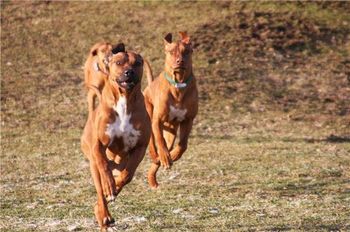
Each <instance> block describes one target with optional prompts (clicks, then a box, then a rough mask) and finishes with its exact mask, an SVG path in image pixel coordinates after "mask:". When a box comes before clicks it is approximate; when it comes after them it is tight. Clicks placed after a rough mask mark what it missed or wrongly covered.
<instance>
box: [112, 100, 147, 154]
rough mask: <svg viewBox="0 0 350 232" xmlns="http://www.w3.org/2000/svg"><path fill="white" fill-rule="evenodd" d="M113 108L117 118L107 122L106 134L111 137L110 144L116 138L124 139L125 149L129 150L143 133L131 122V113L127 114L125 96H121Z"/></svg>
mask: <svg viewBox="0 0 350 232" xmlns="http://www.w3.org/2000/svg"><path fill="white" fill-rule="evenodd" d="M113 108H114V110H115V112H116V119H115V121H114V122H113V123H111V124H107V129H106V134H107V135H108V136H109V137H110V139H111V142H110V144H112V143H113V141H114V140H115V139H116V138H118V139H122V141H123V145H124V151H125V152H127V151H129V150H130V149H132V148H133V147H135V145H136V143H137V141H138V139H139V137H140V134H141V133H140V131H139V130H136V129H135V128H134V126H133V124H132V123H131V122H130V119H131V114H127V104H126V98H125V97H120V98H119V100H118V102H117V104H116V105H115V106H114V107H113Z"/></svg>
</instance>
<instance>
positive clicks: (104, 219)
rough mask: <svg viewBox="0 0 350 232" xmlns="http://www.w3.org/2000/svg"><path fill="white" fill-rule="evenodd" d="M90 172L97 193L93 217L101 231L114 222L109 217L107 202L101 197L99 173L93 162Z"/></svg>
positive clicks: (91, 162)
mask: <svg viewBox="0 0 350 232" xmlns="http://www.w3.org/2000/svg"><path fill="white" fill-rule="evenodd" d="M90 171H91V176H92V179H93V181H94V184H95V188H96V192H97V203H96V205H95V217H96V220H97V222H98V224H99V226H100V227H101V230H105V229H106V228H107V227H108V225H109V224H111V223H113V222H114V219H113V218H112V217H111V215H110V213H109V211H108V207H107V201H106V199H105V198H104V196H103V191H102V185H101V180H100V173H99V171H98V168H97V166H96V164H95V162H94V161H93V160H91V161H90Z"/></svg>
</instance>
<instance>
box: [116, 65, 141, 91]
mask: <svg viewBox="0 0 350 232" xmlns="http://www.w3.org/2000/svg"><path fill="white" fill-rule="evenodd" d="M138 82H139V78H138V76H137V75H136V73H135V72H134V70H132V69H128V70H125V72H124V74H123V75H122V76H121V77H120V78H119V79H118V80H117V83H118V85H119V87H121V88H123V89H126V90H130V89H132V88H134V87H135V86H136V85H137V83H138Z"/></svg>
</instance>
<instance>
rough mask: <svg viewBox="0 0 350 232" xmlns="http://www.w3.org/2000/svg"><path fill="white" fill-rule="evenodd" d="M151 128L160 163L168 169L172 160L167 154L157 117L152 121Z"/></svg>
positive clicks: (159, 121)
mask: <svg viewBox="0 0 350 232" xmlns="http://www.w3.org/2000/svg"><path fill="white" fill-rule="evenodd" d="M152 130H153V133H154V137H155V140H156V143H157V148H158V154H159V159H160V163H161V165H162V166H163V167H164V168H165V169H169V168H170V166H171V164H172V162H171V158H170V154H169V150H168V148H167V146H166V143H165V140H164V138H163V133H162V130H163V129H162V122H161V120H160V119H159V118H155V119H154V120H153V122H152Z"/></svg>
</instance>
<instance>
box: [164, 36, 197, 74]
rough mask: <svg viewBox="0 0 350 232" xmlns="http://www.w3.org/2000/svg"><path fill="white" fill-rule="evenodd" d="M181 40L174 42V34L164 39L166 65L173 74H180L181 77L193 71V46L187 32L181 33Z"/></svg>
mask: <svg viewBox="0 0 350 232" xmlns="http://www.w3.org/2000/svg"><path fill="white" fill-rule="evenodd" d="M179 34H180V40H178V41H172V34H171V33H168V34H167V35H166V36H165V37H164V45H165V54H166V58H165V65H166V66H167V68H168V69H170V70H171V71H172V72H173V73H172V74H174V75H175V74H176V73H179V74H180V75H181V76H182V75H183V74H184V73H188V72H191V71H192V70H191V69H192V52H193V49H192V45H191V40H190V37H189V36H188V35H187V33H186V32H179Z"/></svg>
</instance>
